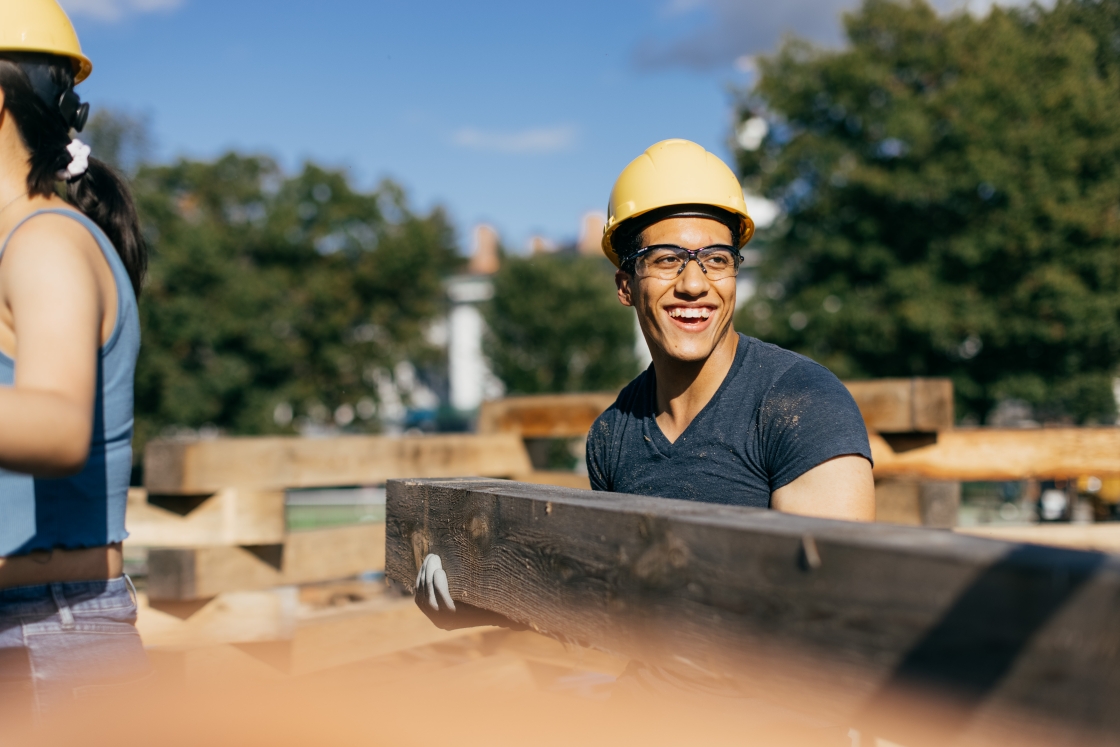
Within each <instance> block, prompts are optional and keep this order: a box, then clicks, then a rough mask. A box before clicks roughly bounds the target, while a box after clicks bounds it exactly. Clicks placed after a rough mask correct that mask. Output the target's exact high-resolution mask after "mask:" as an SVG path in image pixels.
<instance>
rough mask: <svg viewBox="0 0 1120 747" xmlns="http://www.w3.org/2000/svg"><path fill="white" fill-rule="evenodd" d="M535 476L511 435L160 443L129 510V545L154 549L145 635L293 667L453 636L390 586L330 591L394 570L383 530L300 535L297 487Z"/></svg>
mask: <svg viewBox="0 0 1120 747" xmlns="http://www.w3.org/2000/svg"><path fill="white" fill-rule="evenodd" d="M531 471H532V467H531V464H530V462H529V458H528V455H527V453H526V451H525V447H524V444H523V443H522V442H521V440H520V439H518V438H517V437H514V436H505V435H489V436H471V435H453V436H432V437H420V438H389V437H380V436H368V437H367V436H351V437H340V438H332V439H299V438H227V439H214V440H208V441H189V442H184V441H155V442H152V443H151V444H149V445H148V448H147V451H146V453H145V488H144V489H134V490H133V491H131V492H130V494H129V506H128V512H127V527H128V530H129V532H130V538H129V540H128V542H127V545H128V548H130V549H131V548H136V547H143V548H146V549H147V565H148V575H147V579H146V584H144V587H143V591H142V594H141V611H140V616H139V620H138V627H139V630H140V632H141V636H142V638H143V639H144V641H145V644H146V645H147V646H148V647H149V649H150V650H152V651H153V652H155V653H156V654H157V656H158V655H164V658H165V659H166V658H167V657H168V656H169V657H171V659H173V660H174V659H178V660H182V661H187V659H191V660H197V659H198V658H199V657H203V658H206V657H211V658H213V657H218V659H220V660H223V661H227V660H228V661H242V662H243V663H244V662H247V661H249V660H250V659H253V658H254V657H255V658H257V659H263V660H267V662H268V663H269V665H270V666H272V667H273V668H274V669H276V670H278V671H284V672H289V673H298V672H307V671H311V670H313V669H315V668H317V667H320V666H334V665H337V664H338V663H340V662H344V661H351V660H356V659H361V658H365V657H369V656H377V655H381V654H383V653H385V652H386V651H390V650H394V649H395V648H399V647H409V646H414V645H421V644H426V643H430V642H432V641H435V640H440V639H443V638H446V637H448V636H451V634H447V633H444V632H443V631H440V630H438V629H437V628H435V627H434V626H432V625H431V624H430V623H428V621H427V619H426V618H424V617H423V615H422V614H421V613H420V612H419V611H418V610H417V609H416V607H415V605H413V603H412V601H411V598H408V597H401V596H400V595H399V594H393V593H391V592H388V591H386V587H385V585H384V583H383V582H379V583H365V584H361V583H357V582H350V584H349V585H344V586H343V587H338V586H337V584H335V585H334V586H329V584H328V586H329V588H327V589H324V588H323V586H322V585H323V584H324V583H326V582H338V581H339V580H344V579H355V578H357V577H359V576H361V575H362V574H371V573H372V574H373V576H374V577H377V575H378V574H379V573H380V572H381V571H383V569H384V567H385V526H384V523H383V522H370V523H364V524H353V525H347V526H337V527H331V528H324V529H310V530H304V531H288V529H287V524H286V520H285V492H286V490H287V489H298V488H312V487H314V488H324V487H327V488H329V487H344V486H355V485H377V484H383V483H384V482H385V481H386V480H388V479H389V478H392V477H400V476H413V475H415V476H445V477H452V476H461V475H486V476H494V477H511V476H531ZM324 595H326V597H327V598H329V599H330V600H333V601H331V602H330V603H322V598H323V597H324ZM316 600H319V601H316ZM188 652H193V653H189V656H188ZM184 666H185V665H184Z"/></svg>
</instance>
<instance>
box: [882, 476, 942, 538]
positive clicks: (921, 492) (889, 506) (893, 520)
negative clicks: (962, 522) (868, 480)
mask: <svg viewBox="0 0 1120 747" xmlns="http://www.w3.org/2000/svg"><path fill="white" fill-rule="evenodd" d="M960 504H961V484H960V483H959V482H918V481H917V480H906V479H902V480H898V479H887V480H878V481H876V483H875V521H883V522H886V523H888V524H904V525H907V526H922V527H936V528H938V529H951V528H952V527H955V526H956V525H957V510H958V509H959V508H960Z"/></svg>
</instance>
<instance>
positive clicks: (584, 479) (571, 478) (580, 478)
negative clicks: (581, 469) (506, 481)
mask: <svg viewBox="0 0 1120 747" xmlns="http://www.w3.org/2000/svg"><path fill="white" fill-rule="evenodd" d="M513 479H514V480H517V481H518V482H529V483H533V484H534V485H556V486H557V487H561V488H575V489H577V490H591V478H589V477H588V476H587V475H581V474H579V473H578V472H561V471H559V470H543V469H538V470H534V471H532V472H527V473H525V474H523V475H514V476H513Z"/></svg>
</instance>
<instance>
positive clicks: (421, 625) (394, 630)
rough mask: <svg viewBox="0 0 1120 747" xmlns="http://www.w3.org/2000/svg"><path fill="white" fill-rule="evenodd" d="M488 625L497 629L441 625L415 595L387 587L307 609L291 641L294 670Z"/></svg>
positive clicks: (306, 670)
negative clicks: (354, 600) (346, 602)
mask: <svg viewBox="0 0 1120 747" xmlns="http://www.w3.org/2000/svg"><path fill="white" fill-rule="evenodd" d="M488 630H493V629H492V628H486V627H482V628H464V629H460V630H452V631H447V630H440V629H439V628H437V627H436V626H434V625H432V623H431V621H429V620H428V618H427V617H425V616H424V613H423V612H421V611H420V610H419V609H417V607H416V603H415V602H413V601H412V597H401V596H399V595H395V594H391V593H386V594H385V595H384V596H382V597H380V598H376V599H373V600H371V601H369V602H366V603H363V604H359V605H353V606H351V607H348V608H346V609H344V610H342V611H331V610H328V611H324V612H320V613H316V614H310V615H303V616H302V617H301V619H300V621H299V624H298V626H297V627H296V632H295V636H294V638H293V640H292V643H291V654H290V659H289V663H288V671H289V672H290V673H291V674H295V675H300V674H307V673H309V672H317V671H321V670H324V669H331V668H334V667H339V666H343V665H345V664H351V663H353V662H357V661H363V660H365V659H373V658H376V657H379V656H385V655H387V654H391V653H395V652H398V651H404V650H407V649H411V648H416V647H418V646H428V645H431V644H438V643H446V642H448V641H452V640H455V639H457V638H461V637H463V636H464V635H471V634H474V633H477V632H479V631H488Z"/></svg>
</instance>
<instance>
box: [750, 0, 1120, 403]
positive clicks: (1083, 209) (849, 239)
mask: <svg viewBox="0 0 1120 747" xmlns="http://www.w3.org/2000/svg"><path fill="white" fill-rule="evenodd" d="M845 23H846V29H847V38H848V44H847V47H846V48H845V49H844V50H842V51H824V50H820V49H815V48H813V47H811V46H810V45H808V44H807V43H805V42H803V41H798V40H790V41H787V42H786V43H785V44H784V45H783V46H782V48H781V49H780V51H779V52H778V53H777V54H776V55H774V56H772V57H770V58H767V59H764V60H762V62H761V65H760V70H761V76H760V79H759V80H758V82H757V84H756V85H755V87H754V88H753V89H752V90H751V91H749V92H748V93H747V94H746V95H745V96H744V100H743V106H742V116H743V119H744V120H746V119H748V118H753V117H761V118H764V119H765V120H767V121H768V123H769V125H770V126H769V128H768V133H767V134H766V136H765V139H764V140H763V141H762V143H761V145H760V147H757V148H754V149H752V150H740V151H739V152H738V163H739V168H740V172H741V174H742V176H743V177H744V183H745V184H746V186H747V187H748V188H752V189H754V190H757V191H759V192H761V193H763V194H765V195H767V196H769V197H771V198H772V199H776V200H778V201H779V202H780V204H781V205H782V206H783V208H784V211H785V212H784V218H783V219H782V220H780V221H779V223H778V224H777V225H776V227H775V228H773V229H772V230H771V231H770V232H769V233H768V234H767V235H765V236H763V241H762V242H761V244H760V245H761V246H763V247H764V265H763V268H762V278H761V283H760V288H761V289H762V292H761V293H759V294H758V295H757V296H756V297H755V299H754V300H753V301H752V302H751V303H749V304H748V305H747V306H746V307H745V308H744V309H743V310H742V312H741V313H740V315H739V317H738V319H737V323H738V325H739V327H740V329H743V330H744V331H748V332H753V333H754V334H757V335H759V336H761V337H764V338H766V339H769V340H772V341H774V342H776V343H778V344H781V345H783V346H786V347H790V348H793V349H795V350H798V351H800V352H803V353H805V354H807V355H811V356H813V357H814V358H816V359H818V360H819V361H821V362H822V363H824V364H825V365H827V366H829V367H830V368H831V369H832V370H833V371H835V372H836V373H837V374H839V375H841V376H845V377H853V378H854V377H869V376H911V375H919V376H949V377H951V378H952V379H953V381H954V384H955V386H956V391H957V393H958V405H959V414H966V415H971V416H973V417H975V418H977V419H982V418H984V417H985V415H986V414H987V413H988V412H989V410H990V409H991V408H992V406H993V405H994V404H995V403H996V402H998V401H999V400H1001V399H1005V398H1018V399H1022V400H1025V401H1027V402H1029V403H1031V404H1032V405H1033V406H1034V407H1035V409H1036V412H1037V413H1038V414H1039V415H1040V416H1042V417H1043V418H1049V419H1053V418H1060V417H1069V416H1072V417H1073V418H1075V419H1077V420H1079V421H1083V422H1084V421H1093V420H1097V421H1101V420H1104V421H1110V420H1111V419H1112V418H1113V417H1115V403H1114V400H1113V396H1112V393H1111V380H1112V378H1113V377H1114V376H1116V374H1117V368H1118V364H1120V45H1117V43H1116V39H1118V38H1120V0H1059V2H1058V3H1057V5H1056V7H1054V8H1053V9H1052V10H1044V9H1042V8H1040V7H1037V6H1032V7H1030V8H1027V9H1022V10H1004V9H1000V8H998V7H997V8H995V9H993V10H992V12H991V13H990V14H989V15H988V16H986V17H984V18H975V17H973V16H971V15H968V14H963V13H961V14H956V15H951V16H947V17H943V16H938V15H937V14H936V13H935V12H934V11H933V10H932V9H931V8H930V7H929V6H928V5H926V4H925V3H924V2H921V0H915V1H914V2H911V3H908V4H903V3H896V2H889V1H888V0H867V2H865V4H864V5H863V7H862V9H860V10H859V11H858V12H855V13H854V14H852V15H850V16H848V17H847V18H846V19H845ZM755 129H756V131H757V129H758V128H757V126H756V128H755ZM747 144H748V145H752V143H750V142H748V143H747Z"/></svg>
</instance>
